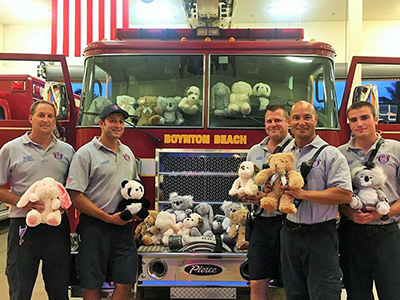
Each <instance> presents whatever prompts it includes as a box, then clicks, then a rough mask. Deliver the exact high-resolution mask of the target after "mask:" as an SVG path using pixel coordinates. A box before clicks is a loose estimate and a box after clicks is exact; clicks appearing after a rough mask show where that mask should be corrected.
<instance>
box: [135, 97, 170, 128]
mask: <svg viewBox="0 0 400 300" xmlns="http://www.w3.org/2000/svg"><path fill="white" fill-rule="evenodd" d="M138 103H139V107H138V108H137V109H136V112H135V115H136V116H137V117H138V123H137V125H138V126H154V125H158V124H159V123H160V118H161V114H162V112H163V110H162V108H161V106H160V105H158V104H157V97H154V96H143V97H140V98H139V100H138Z"/></svg>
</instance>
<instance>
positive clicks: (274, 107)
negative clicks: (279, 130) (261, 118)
mask: <svg viewBox="0 0 400 300" xmlns="http://www.w3.org/2000/svg"><path fill="white" fill-rule="evenodd" d="M279 109H282V110H283V115H284V117H285V118H286V119H287V118H288V112H287V111H286V110H285V107H284V106H283V105H279V104H273V105H268V106H267V108H266V110H265V113H267V111H272V112H274V111H277V110H279Z"/></svg>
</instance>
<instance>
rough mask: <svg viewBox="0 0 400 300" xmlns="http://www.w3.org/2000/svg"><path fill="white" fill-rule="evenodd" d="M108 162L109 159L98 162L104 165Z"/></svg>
mask: <svg viewBox="0 0 400 300" xmlns="http://www.w3.org/2000/svg"><path fill="white" fill-rule="evenodd" d="M108 163H110V160H109V159H107V160H103V161H101V162H100V165H102V166H104V165H106V164H108Z"/></svg>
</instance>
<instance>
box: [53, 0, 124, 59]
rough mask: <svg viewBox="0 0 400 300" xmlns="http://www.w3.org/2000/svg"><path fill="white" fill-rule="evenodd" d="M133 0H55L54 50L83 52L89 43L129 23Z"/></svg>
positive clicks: (101, 38)
mask: <svg viewBox="0 0 400 300" xmlns="http://www.w3.org/2000/svg"><path fill="white" fill-rule="evenodd" d="M128 1H129V0H52V24H51V53H52V54H64V55H65V56H70V57H71V56H75V57H78V56H81V55H82V53H83V49H84V48H85V47H86V45H87V44H90V43H92V42H95V41H101V40H103V39H107V40H111V39H114V31H115V29H116V28H128V27H129V3H128Z"/></svg>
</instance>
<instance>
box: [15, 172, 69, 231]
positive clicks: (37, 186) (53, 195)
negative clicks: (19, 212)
mask: <svg viewBox="0 0 400 300" xmlns="http://www.w3.org/2000/svg"><path fill="white" fill-rule="evenodd" d="M37 201H42V202H44V205H45V208H44V211H43V212H41V213H40V212H38V211H37V210H36V209H32V210H30V211H29V212H28V213H27V215H26V224H27V225H28V226H30V227H35V226H38V225H39V224H41V223H43V224H47V225H50V226H58V225H60V223H61V210H63V211H64V210H67V209H68V208H69V207H70V206H71V204H72V203H71V199H70V197H69V195H68V193H67V191H66V190H65V188H64V186H63V185H62V184H61V183H59V182H57V181H56V180H54V179H53V178H51V177H46V178H43V179H42V180H39V181H36V182H35V183H34V184H32V185H31V186H30V187H29V188H28V190H27V191H26V192H25V193H24V194H23V195H22V196H21V198H20V199H19V200H18V202H17V207H18V208H22V207H25V206H26V205H27V204H28V203H29V202H37Z"/></svg>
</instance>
